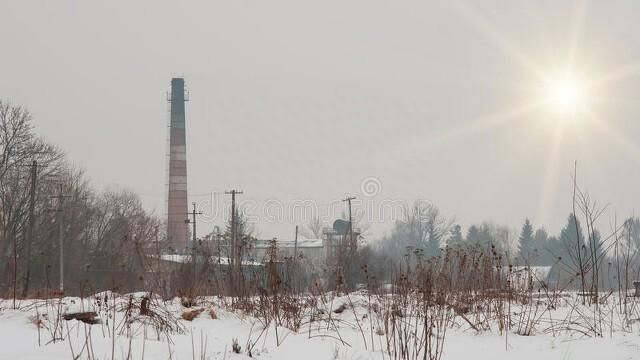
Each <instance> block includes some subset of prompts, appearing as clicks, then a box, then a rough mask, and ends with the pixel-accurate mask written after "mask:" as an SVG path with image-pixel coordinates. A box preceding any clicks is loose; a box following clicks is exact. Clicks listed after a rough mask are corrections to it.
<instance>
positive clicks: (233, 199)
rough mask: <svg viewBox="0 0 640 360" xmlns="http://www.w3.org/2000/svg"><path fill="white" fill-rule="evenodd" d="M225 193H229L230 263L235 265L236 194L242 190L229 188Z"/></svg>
mask: <svg viewBox="0 0 640 360" xmlns="http://www.w3.org/2000/svg"><path fill="white" fill-rule="evenodd" d="M224 193H225V194H227V195H229V194H230V195H231V263H232V264H233V265H236V263H238V255H239V254H238V251H237V249H236V246H237V231H238V219H237V214H236V213H237V210H236V194H237V195H240V194H242V193H243V192H242V191H237V190H235V189H234V190H229V191H225V192H224ZM238 264H239V263H238Z"/></svg>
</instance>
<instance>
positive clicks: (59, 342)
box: [0, 292, 640, 360]
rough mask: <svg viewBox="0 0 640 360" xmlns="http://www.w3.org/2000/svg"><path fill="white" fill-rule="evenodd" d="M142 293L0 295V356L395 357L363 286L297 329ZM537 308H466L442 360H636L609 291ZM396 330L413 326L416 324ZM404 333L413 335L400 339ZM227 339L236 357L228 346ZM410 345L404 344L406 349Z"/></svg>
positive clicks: (216, 303) (632, 324)
mask: <svg viewBox="0 0 640 360" xmlns="http://www.w3.org/2000/svg"><path fill="white" fill-rule="evenodd" d="M143 295H144V293H136V294H132V295H131V296H129V295H122V296H117V297H116V296H114V295H113V294H110V293H103V294H99V295H97V296H93V297H90V298H86V299H84V300H81V299H79V298H71V297H67V298H63V299H53V300H47V301H45V300H22V301H18V302H17V304H16V307H17V309H13V303H12V301H11V300H4V301H1V302H0V339H1V340H0V344H1V345H0V359H20V360H32V359H73V358H79V359H94V358H95V359H245V358H256V359H308V360H316V359H318V360H319V359H394V358H401V357H400V356H399V355H398V354H396V355H397V356H393V354H389V352H388V351H387V350H388V347H390V345H388V343H387V342H388V341H390V340H391V339H392V337H390V336H389V332H390V331H391V330H390V328H389V325H387V326H386V327H385V325H384V322H385V318H386V319H387V321H388V316H389V314H388V313H387V314H385V313H384V310H382V309H383V308H384V301H385V300H384V299H383V298H380V297H373V296H372V297H369V296H368V295H367V294H366V293H365V292H360V293H355V294H350V295H349V296H345V295H342V296H333V295H332V294H326V295H325V296H323V297H322V299H320V297H313V298H314V299H318V302H317V303H316V305H315V306H314V310H313V311H311V312H309V311H307V312H305V313H303V314H301V316H300V318H299V328H298V329H297V331H292V330H289V329H287V328H285V327H284V326H279V327H277V328H276V327H275V326H274V325H273V324H274V320H272V321H271V322H270V324H269V325H268V326H266V327H265V323H266V322H267V321H268V320H267V317H266V316H265V317H261V316H257V317H254V316H250V315H248V313H247V312H244V311H241V310H231V305H230V300H229V299H221V298H214V297H210V298H200V299H198V301H197V302H196V304H195V305H193V306H191V307H190V308H185V307H184V306H183V305H182V304H181V300H180V299H174V300H171V301H166V302H164V301H162V300H161V299H157V298H153V299H152V300H151V303H150V307H149V308H150V311H151V312H150V315H147V316H143V315H139V312H140V310H139V305H140V302H141V299H142V298H143ZM310 298H311V297H309V299H310ZM105 299H106V300H107V301H106V302H105V301H104V300H105ZM635 301H638V300H635ZM536 304H537V305H536V306H533V305H532V306H529V307H522V306H515V305H513V307H505V309H507V310H508V311H509V314H511V316H510V317H509V320H508V321H510V322H511V324H512V328H511V330H510V331H508V332H506V333H505V332H504V331H500V326H499V322H500V321H499V320H498V319H495V318H492V319H488V318H485V319H483V318H482V314H474V313H467V315H466V316H465V318H466V319H463V318H462V317H461V316H459V315H452V318H451V319H452V321H451V322H450V323H449V326H448V327H447V331H446V333H445V335H444V340H445V342H444V347H443V354H442V359H444V360H458V359H460V360H462V359H474V360H480V359H525V360H527V359H535V360H539V359H581V360H585V359H640V322H638V320H637V319H634V318H632V317H629V316H627V317H626V318H625V316H624V314H622V313H621V312H620V311H619V310H620V309H621V308H620V306H619V303H617V302H616V300H615V298H614V297H609V298H608V300H607V303H606V304H602V305H600V309H599V311H598V312H597V313H594V312H593V309H594V307H593V306H582V305H581V304H580V301H579V300H577V298H576V296H567V297H566V298H565V299H561V300H560V301H559V302H558V304H559V306H557V307H556V308H555V309H549V308H548V307H547V306H546V304H544V302H543V301H539V302H536ZM638 304H639V303H638V302H634V303H630V304H628V307H627V314H633V313H635V312H636V311H637V307H638ZM236 308H237V307H236ZM308 309H311V308H310V307H309V308H308ZM318 309H326V311H322V310H320V311H318ZM629 309H631V310H629ZM525 310H526V311H529V312H528V313H527V314H528V315H527V316H529V318H533V319H534V321H533V322H531V323H532V324H534V325H533V327H532V329H533V330H532V331H531V335H530V336H521V335H518V334H517V333H518V331H517V328H518V325H520V326H522V321H521V320H520V319H522V317H521V316H520V313H521V312H522V311H525ZM79 311H95V312H96V313H97V317H98V318H99V321H100V323H99V324H94V325H89V324H85V323H83V322H80V321H77V320H69V321H65V320H61V319H60V317H59V316H58V315H59V314H69V313H74V312H79ZM194 311H195V313H193V315H196V314H197V316H195V318H194V319H193V320H192V321H188V320H185V319H183V315H184V317H187V318H189V315H190V314H191V312H194ZM402 311H403V309H400V312H399V313H402ZM254 313H255V312H254ZM530 315H531V316H530ZM507 316H508V315H506V314H505V318H506V317H507ZM414 320H416V319H414V318H412V317H411V316H410V315H403V316H402V318H401V319H399V321H400V322H402V323H403V324H413V323H414ZM418 320H419V319H418ZM418 323H419V324H421V323H420V321H418ZM472 324H475V325H473V326H472ZM434 326H435V325H434ZM473 327H476V328H477V329H475V330H474V329H473ZM385 328H386V332H385ZM594 328H598V329H601V330H602V334H601V335H602V336H593V334H590V333H589V331H590V329H594ZM404 329H409V331H411V329H417V330H418V332H420V330H422V329H423V328H422V326H421V325H419V326H417V327H414V326H413V325H410V326H407V327H405V328H404ZM114 333H115V334H116V336H112V334H114ZM412 335H416V334H409V338H411V339H413V338H412V337H411V336H412ZM418 335H419V334H418ZM418 338H419V336H418ZM442 338H443V337H442V334H440V339H442ZM234 339H236V340H237V343H238V345H239V346H240V352H239V353H235V352H234V351H233V349H232V347H233V346H232V343H233V341H234ZM413 346H415V345H410V346H408V349H409V351H413V350H412V349H414V348H413ZM396 348H398V347H396ZM408 358H413V357H412V356H409V357H408ZM420 358H422V357H420Z"/></svg>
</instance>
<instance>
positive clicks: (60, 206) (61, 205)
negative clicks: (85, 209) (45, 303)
mask: <svg viewBox="0 0 640 360" xmlns="http://www.w3.org/2000/svg"><path fill="white" fill-rule="evenodd" d="M62 186H63V185H62V183H60V187H59V190H58V195H54V196H51V198H52V199H58V208H57V209H56V210H55V211H56V212H57V213H58V246H59V248H60V249H59V250H60V292H61V293H64V200H65V199H67V198H70V197H71V196H69V195H62V190H63V188H62Z"/></svg>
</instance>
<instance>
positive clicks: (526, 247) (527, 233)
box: [518, 219, 535, 265]
mask: <svg viewBox="0 0 640 360" xmlns="http://www.w3.org/2000/svg"><path fill="white" fill-rule="evenodd" d="M533 250H534V244H533V226H531V222H530V221H529V219H525V221H524V225H522V231H521V232H520V243H519V245H518V255H519V256H520V259H522V261H523V262H524V264H526V265H531V264H533V263H534V261H535V256H534V255H535V254H534V251H533Z"/></svg>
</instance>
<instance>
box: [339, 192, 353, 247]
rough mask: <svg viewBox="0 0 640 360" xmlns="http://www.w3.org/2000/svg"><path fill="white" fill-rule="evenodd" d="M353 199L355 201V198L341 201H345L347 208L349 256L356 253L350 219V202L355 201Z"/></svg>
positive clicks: (351, 219) (351, 220)
mask: <svg viewBox="0 0 640 360" xmlns="http://www.w3.org/2000/svg"><path fill="white" fill-rule="evenodd" d="M355 199H356V197H355V196H350V197H347V198H346V199H344V200H342V201H346V202H347V204H348V206H349V246H350V251H351V254H354V253H355V252H356V246H355V245H356V244H355V242H354V241H353V218H352V217H351V200H355Z"/></svg>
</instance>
